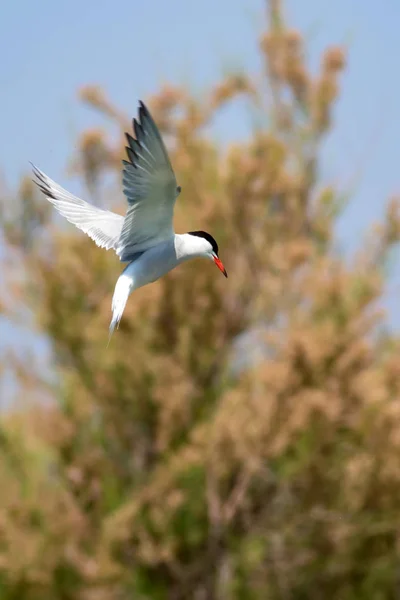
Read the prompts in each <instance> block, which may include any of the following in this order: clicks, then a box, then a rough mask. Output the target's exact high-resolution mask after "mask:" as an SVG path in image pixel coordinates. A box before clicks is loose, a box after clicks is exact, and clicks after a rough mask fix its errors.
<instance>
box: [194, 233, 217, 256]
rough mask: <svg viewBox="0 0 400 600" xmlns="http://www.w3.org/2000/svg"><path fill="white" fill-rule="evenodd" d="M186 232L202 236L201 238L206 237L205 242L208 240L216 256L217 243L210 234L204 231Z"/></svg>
mask: <svg viewBox="0 0 400 600" xmlns="http://www.w3.org/2000/svg"><path fill="white" fill-rule="evenodd" d="M188 233H189V235H197V237H202V238H204V239H206V240H207V242H210V244H211V246H212V249H213V252H214V253H215V255H216V256H218V244H217V242H216V241H215V240H214V238H213V236H212V235H210V234H209V233H207V232H206V231H189V232H188Z"/></svg>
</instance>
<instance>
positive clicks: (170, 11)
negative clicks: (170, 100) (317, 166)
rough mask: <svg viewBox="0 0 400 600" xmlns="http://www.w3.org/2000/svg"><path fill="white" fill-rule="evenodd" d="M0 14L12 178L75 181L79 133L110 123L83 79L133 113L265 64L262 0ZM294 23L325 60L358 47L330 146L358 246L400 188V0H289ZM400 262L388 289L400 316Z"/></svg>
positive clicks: (237, 127)
mask: <svg viewBox="0 0 400 600" xmlns="http://www.w3.org/2000/svg"><path fill="white" fill-rule="evenodd" d="M4 4H5V6H3V8H2V15H1V20H0V55H1V56H2V61H1V65H0V83H1V87H0V89H1V94H0V131H1V144H0V171H2V173H3V174H4V177H5V180H6V182H7V183H8V185H9V186H10V187H13V186H14V185H15V184H16V182H17V181H18V177H19V176H20V175H21V174H22V173H23V172H24V171H25V170H26V169H27V168H28V165H29V161H30V160H32V161H33V162H35V163H36V164H38V165H39V166H40V167H41V168H42V169H43V170H45V171H46V172H47V173H49V175H51V176H52V177H53V178H54V179H56V180H57V179H58V180H60V182H61V183H62V184H64V185H66V186H68V187H70V188H71V189H72V190H73V188H74V183H73V182H72V183H71V182H69V181H67V179H66V174H65V164H66V159H67V158H68V157H70V156H71V155H72V154H73V151H74V148H73V143H74V138H75V134H76V133H77V132H79V131H80V130H82V129H83V128H84V127H86V126H88V125H94V124H101V119H100V117H99V116H97V115H95V114H93V113H92V112H91V111H90V110H88V109H87V108H85V107H82V106H81V105H80V104H79V102H78V101H77V99H76V90H77V88H78V87H79V86H80V85H83V84H87V83H98V84H100V85H102V86H103V87H104V88H105V90H106V91H107V93H108V94H109V96H110V97H111V99H112V100H113V101H115V102H116V103H117V104H118V105H119V106H120V107H121V108H123V109H124V110H125V111H126V113H127V114H131V115H133V114H135V112H136V107H137V100H138V99H139V98H146V96H147V95H148V94H150V93H152V92H154V91H155V90H157V89H158V87H159V85H160V83H162V82H163V81H165V82H166V81H170V82H173V83H178V84H179V83H184V84H187V83H188V84H190V85H191V86H192V88H193V89H195V90H198V91H199V92H201V91H202V90H204V89H205V88H206V86H207V84H208V83H210V82H212V81H213V80H214V79H216V78H217V77H218V74H219V73H220V71H221V69H223V68H227V67H228V68H230V67H232V66H234V65H238V66H239V67H241V68H245V69H246V70H249V71H250V72H257V70H258V68H259V66H260V65H259V57H258V54H257V37H258V34H259V33H260V31H261V29H262V26H263V15H264V2H263V1H262V0H218V1H217V2H216V1H215V0H201V2H195V1H192V2H188V0H168V1H165V0H146V1H143V0H141V2H138V1H137V0H118V1H117V2H111V1H110V0H97V1H96V2H95V1H94V0H85V1H84V2H82V1H81V0H69V1H68V2H54V0H36V1H35V2H30V1H29V0H13V2H11V1H9V2H6V3H4ZM286 12H287V15H288V17H289V20H290V21H291V22H292V24H293V26H294V27H296V28H299V29H300V30H302V31H303V32H305V33H306V35H307V36H308V39H309V50H310V52H309V54H310V62H311V64H312V66H313V68H316V66H317V58H318V56H319V54H320V51H321V50H322V48H323V47H324V46H326V45H327V44H335V43H345V44H346V45H348V47H349V68H348V70H347V71H346V74H345V75H344V77H343V79H342V89H343V96H342V99H341V101H340V102H339V104H338V106H337V110H336V113H335V120H336V124H337V127H336V128H335V132H334V134H333V135H332V136H331V137H330V139H329V141H328V143H327V144H326V148H325V151H324V161H323V175H324V177H325V178H326V179H327V180H330V181H338V182H341V183H343V184H346V183H350V182H351V181H353V179H354V177H355V176H356V175H357V174H359V175H360V180H359V182H358V186H357V189H356V193H355V196H354V199H353V202H352V204H351V206H350V207H349V209H348V210H347V211H346V214H345V216H344V218H343V219H342V222H341V224H340V230H339V233H340V240H341V243H342V244H343V246H346V247H348V248H350V249H353V248H354V247H356V245H357V243H358V242H359V241H360V240H361V236H362V233H363V231H364V230H365V228H366V227H367V226H368V225H369V224H370V223H371V222H372V221H373V220H374V219H376V218H377V217H379V215H380V214H381V213H382V210H383V208H384V205H385V202H386V200H387V198H388V196H389V195H390V194H392V193H396V192H398V191H400V168H399V166H398V164H397V163H398V160H399V158H398V147H399V140H400V135H399V134H400V119H399V115H400V111H399V106H400V78H399V75H398V72H399V69H398V57H399V56H400V38H399V35H398V23H399V22H400V3H399V2H398V0H382V2H371V1H365V0H364V1H363V2H362V1H360V0H359V1H355V0H335V2H332V1H329V0H288V2H287V3H286ZM249 124H250V123H249V120H247V121H246V119H244V118H242V113H239V112H238V111H237V109H232V110H228V111H227V112H226V113H225V114H224V115H223V116H222V117H221V119H220V120H219V121H218V122H216V124H215V129H214V130H213V134H214V135H215V136H216V137H217V138H219V139H221V140H222V141H227V140H232V139H238V138H243V137H244V136H245V135H246V132H247V130H248V126H249ZM399 273H400V269H399V268H396V267H395V273H394V277H393V283H392V284H391V286H390V288H389V292H388V306H389V308H390V311H391V319H392V322H394V323H395V324H396V325H400V317H398V316H397V312H398V311H397V305H398V298H399V297H400V283H398V282H399V281H400V276H399Z"/></svg>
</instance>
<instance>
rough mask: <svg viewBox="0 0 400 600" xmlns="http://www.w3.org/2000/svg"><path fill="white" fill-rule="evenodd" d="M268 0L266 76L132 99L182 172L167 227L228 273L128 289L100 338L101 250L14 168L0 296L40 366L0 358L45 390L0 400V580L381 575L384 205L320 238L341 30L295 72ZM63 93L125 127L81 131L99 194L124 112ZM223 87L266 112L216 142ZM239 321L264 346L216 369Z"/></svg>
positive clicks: (386, 343) (263, 580)
mask: <svg viewBox="0 0 400 600" xmlns="http://www.w3.org/2000/svg"><path fill="white" fill-rule="evenodd" d="M268 7H269V13H270V23H269V26H268V30H267V31H266V33H265V34H264V35H263V36H262V39H261V40H260V52H261V55H262V58H263V61H264V67H265V70H264V73H263V77H262V81H261V82H259V81H257V80H255V79H254V80H253V79H252V78H250V77H249V76H247V75H245V74H238V75H229V76H227V77H226V78H225V79H223V80H222V81H219V82H218V83H217V84H216V85H215V86H214V87H213V88H212V89H211V90H210V91H209V94H208V96H207V97H206V98H204V99H203V100H201V101H200V100H199V99H197V98H194V97H193V96H192V95H190V93H189V92H188V91H187V90H185V89H181V88H177V87H173V86H166V87H164V88H162V89H161V91H160V92H159V94H157V95H156V96H154V97H152V98H150V99H149V100H148V103H149V106H150V108H151V110H152V112H153V114H154V116H155V119H156V121H157V122H158V123H159V124H160V127H161V129H162V132H163V135H164V136H165V138H166V139H167V141H168V145H169V147H170V149H171V157H172V162H173V165H174V169H175V171H176V173H177V179H178V182H179V184H180V185H181V186H182V190H183V191H182V195H181V197H180V199H179V201H178V203H177V211H176V212H177V214H176V228H177V230H178V231H185V230H186V231H187V230H191V229H196V228H199V227H201V228H202V229H205V230H207V231H210V232H211V233H212V234H213V235H214V236H215V237H216V239H217V240H218V242H219V245H220V251H221V257H222V259H223V261H224V262H225V263H226V266H227V270H228V273H229V279H228V280H225V279H224V278H223V277H221V276H220V275H219V274H218V272H217V271H216V270H215V271H214V270H213V269H212V268H211V267H210V264H209V263H207V262H206V261H198V262H196V263H188V264H185V265H182V266H181V267H179V268H178V269H176V270H174V271H173V272H171V273H170V274H169V275H168V276H167V277H165V278H163V279H162V280H160V281H158V282H156V283H155V284H152V285H151V286H147V287H145V288H143V289H141V290H139V291H137V292H135V294H134V296H132V297H131V298H130V300H129V302H128V306H127V309H126V312H125V314H124V317H123V320H122V322H121V326H120V329H119V331H118V332H117V334H116V335H115V336H114V338H113V340H112V343H111V345H110V347H109V348H108V349H107V348H106V342H107V332H108V324H109V319H110V303H111V295H112V292H113V286H114V283H115V281H116V278H117V276H118V273H119V272H120V265H119V263H118V260H117V258H116V257H115V256H114V255H111V253H106V252H104V251H101V250H99V249H98V248H97V247H96V246H95V245H94V244H93V242H92V241H91V240H89V239H87V238H86V237H85V236H84V235H83V234H80V233H79V232H76V231H75V230H74V229H73V228H72V227H71V226H68V227H65V228H63V229H60V227H59V226H56V225H55V224H54V222H53V221H52V219H53V216H54V214H53V211H51V210H48V206H47V204H46V203H45V201H44V198H43V197H42V196H41V195H40V194H39V193H38V192H37V191H36V190H34V189H33V187H32V185H31V184H30V182H29V181H28V180H26V181H24V182H23V183H22V186H21V190H20V193H19V195H18V200H19V202H18V203H17V202H14V203H13V204H12V205H11V204H10V203H8V204H7V205H6V206H5V207H4V210H3V211H2V214H3V223H2V234H3V238H4V241H5V246H6V250H5V252H6V261H5V264H4V269H5V270H6V271H5V272H6V276H7V281H8V283H9V286H10V288H9V289H10V290H11V294H10V297H8V298H4V299H3V300H2V301H3V304H2V310H3V313H4V314H5V315H7V316H8V317H10V318H11V317H12V318H17V317H18V316H19V317H22V316H24V318H26V315H27V314H29V315H31V317H30V318H31V320H32V321H33V323H34V325H35V327H36V328H37V330H39V331H40V332H41V333H43V334H44V335H45V336H46V337H48V339H49V340H50V343H51V349H52V357H53V367H54V371H55V373H56V374H57V381H56V384H54V383H53V384H52V385H51V386H50V384H49V383H48V381H46V380H45V377H44V376H42V374H41V373H40V372H38V371H37V368H36V367H35V364H34V362H33V361H32V360H27V359H25V360H18V357H17V356H13V357H12V365H13V367H14V369H15V373H16V376H17V378H18V382H19V386H20V390H21V395H23V397H24V399H33V398H35V399H37V398H40V397H42V396H44V395H46V396H48V395H51V397H52V399H53V400H52V402H51V403H50V404H49V403H45V404H44V403H41V402H37V401H35V402H32V401H31V402H29V403H28V405H27V406H25V407H24V409H23V410H21V411H18V410H15V411H12V412H9V413H7V414H5V415H4V416H3V418H2V421H1V429H0V444H1V448H2V458H1V460H0V482H1V484H0V487H1V490H2V491H1V495H0V598H1V599H2V600H3V599H4V600H11V599H15V598H18V599H19V600H25V599H26V600H36V599H43V598H62V599H64V600H69V599H71V600H72V599H74V600H76V599H81V600H102V599H110V598H121V599H122V598H138V599H139V598H140V599H143V600H144V599H156V600H184V599H186V598H188V599H189V598H194V599H197V600H202V599H213V598H215V599H222V598H223V599H226V600H229V599H232V600H234V599H239V598H240V599H244V600H247V599H248V600H250V599H251V600H253V599H254V600H258V599H259V600H278V599H279V600H280V599H289V598H290V599H296V600H303V599H307V600H313V599H320V598H326V599H329V598H332V599H333V598H340V599H341V600H355V599H357V600H363V599H364V600H379V599H383V598H385V599H389V598H393V599H394V598H397V597H398V593H399V592H398V589H399V588H398V585H399V583H398V573H399V543H398V523H399V518H400V461H399V452H400V403H399V392H400V389H399V388H400V378H399V373H400V358H399V356H400V354H399V341H398V340H397V339H396V338H395V337H394V336H393V335H391V334H387V333H386V334H383V333H382V331H381V327H380V325H382V324H383V323H384V321H383V315H382V313H381V311H380V310H379V306H380V303H381V298H382V291H383V285H384V277H383V266H384V263H385V259H386V256H387V253H388V251H389V250H390V249H391V247H392V246H393V245H394V244H395V243H396V242H397V241H398V239H399V234H400V218H399V213H398V205H397V203H396V201H392V202H391V203H390V204H389V205H388V209H387V216H386V219H385V221H384V222H383V223H382V224H381V226H380V227H379V228H377V229H376V230H375V231H374V232H373V235H372V236H371V239H370V240H369V241H368V243H365V244H364V245H363V246H362V247H361V250H360V252H359V253H358V254H357V256H355V257H354V258H353V260H352V261H351V262H350V263H346V262H345V261H344V259H343V258H342V257H340V256H338V255H337V253H335V252H334V231H335V224H336V220H337V217H338V215H339V214H340V211H341V209H342V196H341V194H340V191H339V190H337V189H335V188H334V187H332V186H329V185H324V183H323V182H322V181H321V180H320V176H319V156H320V150H321V144H322V143H323V141H324V138H325V136H326V135H327V133H328V132H329V130H330V126H331V122H332V110H333V107H334V103H335V100H336V97H337V94H338V85H339V81H338V79H339V75H340V73H341V71H342V70H343V69H344V67H345V62H346V58H345V53H344V50H343V49H341V48H338V47H334V48H328V49H327V50H326V51H325V53H324V55H323V56H322V59H321V66H320V70H319V73H318V74H317V75H316V76H312V75H311V74H310V72H309V70H308V69H307V65H306V62H305V59H304V41H303V38H302V36H301V35H300V33H299V32H297V31H293V30H292V29H290V28H289V27H288V26H287V25H286V24H285V22H284V20H283V17H282V12H281V7H280V4H279V2H277V1H276V0H275V1H273V0H271V2H270V3H269V4H268ZM265 83H267V86H266V85H265ZM80 94H81V98H82V100H83V101H85V102H86V103H88V104H89V105H91V106H92V107H93V108H94V109H96V110H98V111H100V112H101V113H102V114H103V115H104V116H105V117H106V118H107V119H110V120H112V121H113V122H114V123H116V124H117V125H118V126H119V128H120V131H121V138H120V140H119V142H118V144H117V145H116V147H115V146H113V145H112V143H111V141H110V140H109V139H108V138H107V136H106V135H105V133H103V132H102V131H87V132H84V134H83V135H82V137H81V139H80V145H79V148H80V150H79V154H78V156H77V157H75V159H74V161H73V163H72V171H73V172H74V173H76V174H79V175H80V176H81V177H82V178H83V180H84V181H85V182H86V184H87V186H88V188H89V190H90V192H91V195H92V197H93V198H99V197H104V193H102V194H101V195H100V191H103V192H104V189H105V183H104V181H105V178H104V175H106V174H109V173H115V174H119V172H120V161H121V158H122V157H123V155H124V142H123V131H124V130H126V129H127V128H129V127H130V123H129V120H128V119H126V118H125V116H124V115H121V114H120V112H119V111H118V110H117V109H116V108H115V107H113V106H112V104H111V103H110V102H109V101H108V99H107V98H106V97H105V95H104V93H103V92H102V90H100V89H98V88H97V87H93V86H90V87H86V88H84V89H83V90H81V92H80ZM238 95H243V96H244V97H246V98H247V100H248V103H249V106H251V107H252V109H253V110H255V111H259V112H260V114H262V115H263V116H264V117H266V116H268V117H269V121H268V123H269V125H268V128H263V129H262V130H257V131H254V133H253V134H252V136H251V137H250V138H249V139H248V141H246V142H244V143H240V144H236V145H232V146H231V147H229V148H228V149H227V150H226V151H224V150H222V149H221V148H219V147H218V146H217V145H216V144H214V143H213V142H211V141H210V140H209V139H208V138H207V137H206V134H205V129H206V127H207V126H209V125H210V124H212V122H213V119H214V118H215V117H216V115H217V114H218V112H219V111H221V110H223V108H224V106H225V105H226V104H227V103H229V102H232V101H234V100H235V99H236V98H237V96H238ZM43 168H44V166H43ZM119 191H120V188H119ZM106 196H107V197H111V193H109V191H107V194H106ZM112 196H113V197H116V194H114V193H113V194H112ZM119 197H120V198H121V205H120V208H121V209H123V201H122V195H121V194H120V195H119ZM10 206H12V207H13V211H14V212H11V214H10V211H8V212H7V210H6V209H7V208H8V209H9V208H10ZM21 215H22V217H21ZM33 233H34V235H33ZM38 234H39V235H38ZM49 249H51V252H50V251H49ZM16 265H18V266H19V270H16V268H15V266H16ZM10 266H11V267H12V268H11V269H10V268H7V267H10ZM16 272H17V277H16V276H15V273H16ZM249 332H252V337H251V340H250V349H254V347H255V346H257V348H261V350H262V352H260V353H259V355H258V360H257V361H255V360H253V361H252V362H251V361H250V364H248V365H247V367H246V368H244V369H241V370H240V369H233V368H232V364H233V358H234V347H235V343H236V340H237V338H238V336H239V335H241V334H246V333H249ZM245 352H247V351H245Z"/></svg>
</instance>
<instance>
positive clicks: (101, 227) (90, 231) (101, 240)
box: [32, 165, 124, 250]
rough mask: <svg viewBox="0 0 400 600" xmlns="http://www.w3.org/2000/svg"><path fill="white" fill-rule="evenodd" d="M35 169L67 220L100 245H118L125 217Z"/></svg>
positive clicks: (101, 246)
mask: <svg viewBox="0 0 400 600" xmlns="http://www.w3.org/2000/svg"><path fill="white" fill-rule="evenodd" d="M32 168H33V172H34V174H35V177H36V179H35V180H34V181H35V183H36V184H37V185H38V187H39V188H40V189H41V191H42V192H43V194H44V195H45V196H46V198H47V200H48V201H49V202H51V203H52V204H53V205H54V206H55V208H56V209H57V210H58V212H59V213H60V214H61V215H62V216H63V217H65V218H66V219H67V221H69V222H70V223H73V224H74V225H75V226H76V227H78V229H80V230H81V231H83V232H84V233H86V234H87V235H88V236H89V237H90V238H91V239H92V240H94V242H96V244H97V245H98V246H100V248H105V249H106V250H109V249H110V248H114V249H115V248H116V246H117V244H118V240H119V238H120V235H121V231H122V227H123V224H124V217H123V216H121V215H117V214H116V213H114V212H111V211H109V210H103V209H102V208H98V207H97V206H93V204H89V203H88V202H85V201H84V200H81V198H78V197H77V196H74V195H73V194H70V192H67V191H66V190H65V189H64V188H62V187H61V186H60V185H58V183H56V182H55V181H53V180H52V179H50V177H47V175H45V173H43V172H42V171H40V170H39V169H38V168H37V167H35V166H34V165H32Z"/></svg>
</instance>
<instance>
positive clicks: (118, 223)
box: [32, 102, 228, 341]
mask: <svg viewBox="0 0 400 600" xmlns="http://www.w3.org/2000/svg"><path fill="white" fill-rule="evenodd" d="M133 129H134V132H135V136H136V139H134V138H133V137H132V136H131V135H130V134H129V133H126V134H125V135H126V138H127V140H128V146H127V147H126V151H127V155H128V159H129V160H123V161H122V162H123V165H124V167H123V171H122V181H123V191H124V194H125V196H126V199H127V201H128V210H127V212H126V215H125V217H123V216H121V215H118V214H116V213H114V212H111V211H108V210H103V209H101V208H98V207H97V206H93V205H92V204H89V203H88V202H85V201H84V200H81V199H80V198H77V197H76V196H73V195H72V194H70V193H69V192H67V191H66V190H64V189H63V188H62V187H61V186H60V185H58V184H57V183H55V182H54V181H52V180H51V179H50V178H49V177H47V175H45V174H44V173H43V172H42V171H40V170H39V169H38V168H36V167H35V166H34V165H32V167H33V171H34V174H35V176H36V181H35V183H37V185H38V186H39V188H40V189H41V190H42V192H43V193H44V194H45V196H46V198H47V200H49V202H51V203H52V204H53V205H54V206H55V207H56V209H57V210H58V211H59V212H60V213H61V214H62V215H63V216H64V217H65V218H66V219H67V220H68V221H69V222H70V223H73V224H74V225H76V227H78V228H79V229H81V230H82V231H84V232H85V233H86V234H87V235H88V236H89V237H91V238H92V240H94V241H95V242H96V244H97V245H98V246H100V247H101V248H105V249H106V250H109V249H110V248H112V249H113V250H115V252H116V254H117V256H118V257H119V259H120V260H121V262H128V263H129V264H128V265H127V267H126V268H125V269H124V270H123V272H122V273H121V275H120V276H119V278H118V280H117V283H116V286H115V290H114V295H113V299H112V319H111V323H110V332H109V341H110V338H111V335H112V333H113V331H114V329H115V327H118V326H119V323H120V320H121V317H122V314H123V312H124V309H125V305H126V302H127V300H128V297H129V295H130V294H131V293H132V292H133V291H134V290H137V289H138V288H140V287H143V286H144V285H147V284H148V283H152V282H153V281H156V280H157V279H159V278H160V277H162V276H163V275H165V274H166V273H168V271H171V270H172V269H174V268H175V267H177V266H178V265H179V264H181V263H182V262H184V261H186V260H189V259H191V258H199V257H203V258H208V259H210V260H212V261H214V263H215V264H216V265H217V267H218V268H219V269H220V271H222V273H223V274H224V275H225V277H228V275H227V273H226V270H225V267H224V265H223V264H222V262H221V261H220V259H219V257H218V244H217V242H216V241H215V239H214V238H213V237H212V236H211V235H210V234H209V233H206V232H205V231H189V232H188V233H183V234H178V233H175V232H174V227H173V213H174V206H175V202H176V199H177V197H178V196H179V194H180V192H181V188H180V186H177V183H176V179H175V175H174V172H173V170H172V166H171V163H170V160H169V158H168V153H167V150H166V148H165V146H164V142H163V140H162V138H161V135H160V132H159V130H158V128H157V125H156V124H155V122H154V120H153V118H152V116H151V115H150V112H149V111H148V109H147V108H146V106H145V105H144V104H143V102H140V103H139V118H138V120H136V119H133Z"/></svg>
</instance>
